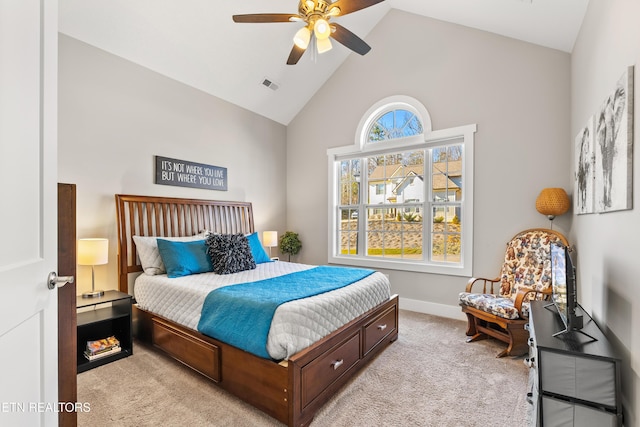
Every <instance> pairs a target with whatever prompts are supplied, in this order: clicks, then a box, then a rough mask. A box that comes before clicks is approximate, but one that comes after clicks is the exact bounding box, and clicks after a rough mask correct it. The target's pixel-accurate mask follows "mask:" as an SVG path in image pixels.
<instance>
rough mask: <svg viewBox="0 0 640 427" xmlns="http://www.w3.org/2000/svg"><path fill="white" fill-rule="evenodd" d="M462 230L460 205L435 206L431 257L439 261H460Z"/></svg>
mask: <svg viewBox="0 0 640 427" xmlns="http://www.w3.org/2000/svg"><path fill="white" fill-rule="evenodd" d="M460 232H461V225H460V206H456V205H439V206H434V207H433V224H432V227H431V259H432V260H433V261H438V262H452V263H458V262H460V261H461V256H460V254H461V252H460Z"/></svg>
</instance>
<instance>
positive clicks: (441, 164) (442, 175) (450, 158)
mask: <svg viewBox="0 0 640 427" xmlns="http://www.w3.org/2000/svg"><path fill="white" fill-rule="evenodd" d="M431 156H432V161H433V163H432V166H431V200H432V201H434V202H446V201H456V200H462V146H460V145H453V146H449V147H439V148H434V149H433V150H432V155H431Z"/></svg>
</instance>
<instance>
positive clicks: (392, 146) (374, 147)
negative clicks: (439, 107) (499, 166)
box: [327, 97, 477, 277]
mask: <svg viewBox="0 0 640 427" xmlns="http://www.w3.org/2000/svg"><path fill="white" fill-rule="evenodd" d="M405 98H406V97H405ZM376 105H378V104H376ZM384 105H385V106H386V107H387V109H388V108H389V107H390V105H389V103H388V102H387V103H385V104H384ZM374 107H376V106H374ZM374 107H372V109H370V111H369V112H368V114H367V115H365V116H364V117H365V118H370V117H372V116H377V115H374V113H375V112H376V108H377V109H379V110H380V111H382V110H383V108H381V107H380V106H378V107H376V108H374ZM403 108H407V107H406V106H403ZM412 110H414V111H415V108H412ZM419 117H420V116H419ZM427 117H428V113H427ZM370 123H371V120H366V119H365V120H363V121H361V125H363V126H364V124H370ZM361 125H358V132H357V133H356V135H357V136H356V144H353V145H349V146H344V147H336V148H330V149H328V150H327V161H328V171H329V177H330V179H329V180H328V186H329V188H328V195H329V197H328V201H329V203H328V221H327V222H328V242H329V244H328V260H329V263H331V264H341V265H352V266H358V267H373V268H385V269H390V270H404V271H415V272H423V273H434V274H445V275H454V276H467V277H470V276H471V275H472V268H473V205H474V202H473V193H474V191H473V161H467V159H471V160H473V158H474V154H473V151H474V138H475V137H474V134H475V132H476V131H477V125H476V124H471V125H464V126H459V127H455V128H449V129H442V130H437V131H432V130H431V129H430V126H431V122H430V119H429V128H427V125H426V123H423V127H424V130H425V133H424V134H423V135H419V136H415V137H408V138H402V139H394V140H390V141H382V142H376V143H374V144H367V145H364V146H362V144H361V140H362V139H363V138H361V136H362V132H363V130H362V129H368V128H366V127H363V128H361ZM455 139H463V141H464V143H463V144H464V157H463V169H464V177H465V187H464V194H463V197H464V214H463V215H462V227H463V228H462V229H463V230H464V239H463V242H462V247H461V263H460V264H459V265H444V264H443V263H433V262H428V261H425V262H422V263H417V262H415V261H413V262H407V261H403V260H390V259H382V258H379V257H366V256H360V257H354V256H344V255H340V254H339V253H338V250H337V247H338V246H337V239H338V233H337V232H336V230H335V224H336V220H337V218H336V216H337V209H336V208H335V207H336V204H337V202H338V197H339V195H338V191H337V188H338V186H337V185H336V181H335V180H336V179H337V176H338V171H337V161H338V160H342V159H344V158H348V157H360V156H370V155H372V154H375V153H376V152H385V151H389V150H393V151H403V150H407V149H411V148H423V147H424V146H425V145H437V144H443V143H446V142H447V141H451V140H455Z"/></svg>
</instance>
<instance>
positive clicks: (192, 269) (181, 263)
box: [158, 239, 213, 279]
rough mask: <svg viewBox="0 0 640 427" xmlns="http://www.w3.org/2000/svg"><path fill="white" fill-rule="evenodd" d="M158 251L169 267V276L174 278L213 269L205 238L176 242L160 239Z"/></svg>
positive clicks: (166, 266) (167, 267)
mask: <svg viewBox="0 0 640 427" xmlns="http://www.w3.org/2000/svg"><path fill="white" fill-rule="evenodd" d="M158 251H159V252H160V258H162V262H163V263H164V266H165V268H166V269H167V277H170V278H172V279H173V278H176V277H182V276H188V275H190V274H197V273H206V272H209V271H213V264H212V263H211V259H210V258H209V255H208V254H207V245H206V244H205V242H204V240H194V241H192V242H175V241H171V240H164V239H158Z"/></svg>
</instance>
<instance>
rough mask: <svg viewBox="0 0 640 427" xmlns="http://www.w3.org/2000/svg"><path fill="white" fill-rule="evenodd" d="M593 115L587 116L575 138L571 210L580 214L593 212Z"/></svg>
mask: <svg viewBox="0 0 640 427" xmlns="http://www.w3.org/2000/svg"><path fill="white" fill-rule="evenodd" d="M593 136H594V135H593V116H591V117H589V120H588V121H587V125H586V126H585V127H583V128H582V129H580V132H578V135H576V139H575V151H574V153H575V157H574V158H575V171H576V176H575V178H576V180H575V186H574V192H573V194H574V196H573V201H574V207H573V211H574V212H575V213H576V214H578V215H580V214H590V213H593V212H594V204H593V197H594V180H595V164H594V162H595V154H594V152H593V141H594V137H593Z"/></svg>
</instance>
